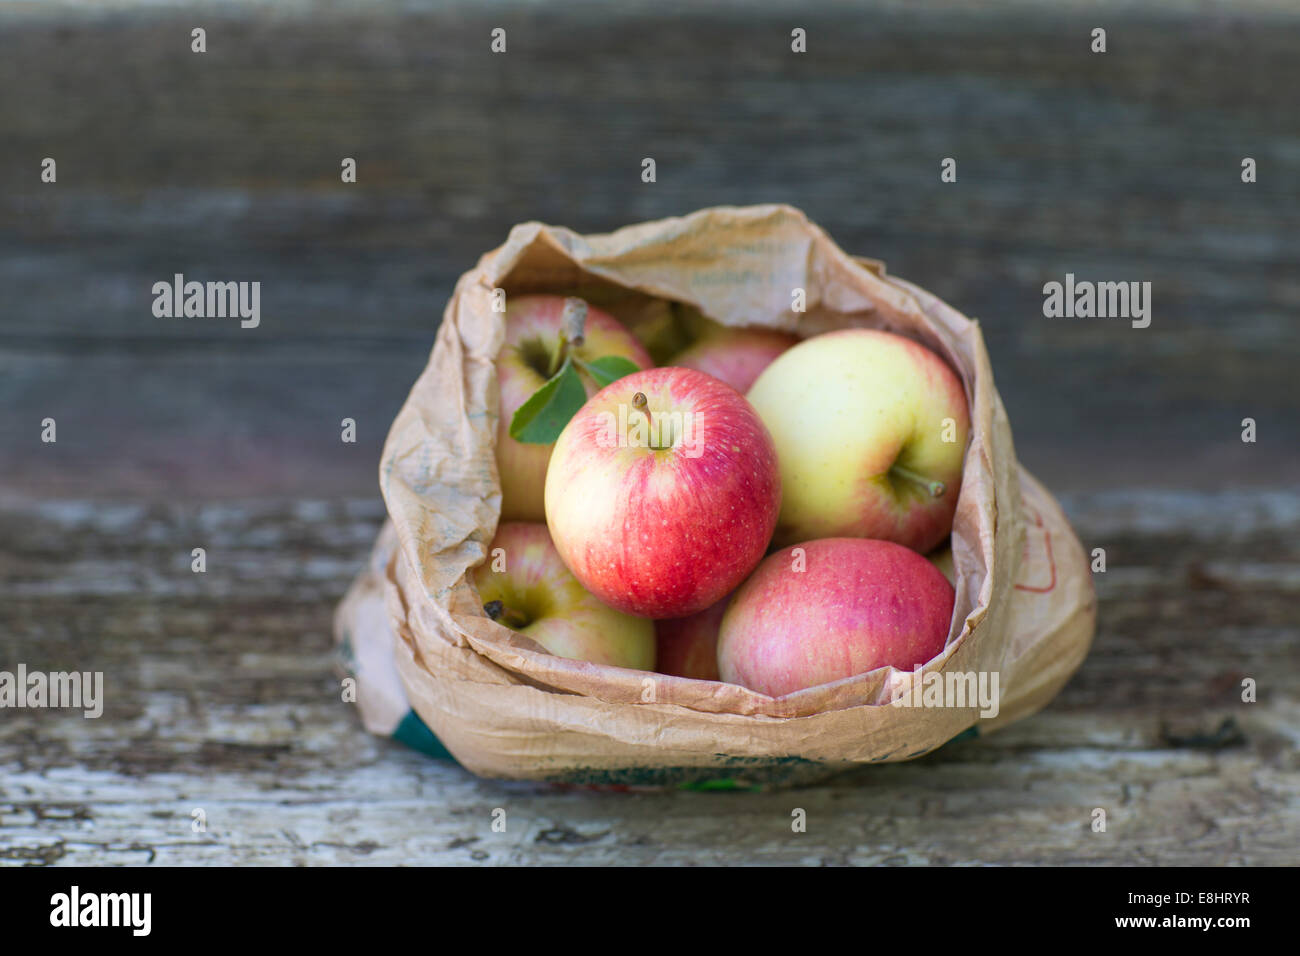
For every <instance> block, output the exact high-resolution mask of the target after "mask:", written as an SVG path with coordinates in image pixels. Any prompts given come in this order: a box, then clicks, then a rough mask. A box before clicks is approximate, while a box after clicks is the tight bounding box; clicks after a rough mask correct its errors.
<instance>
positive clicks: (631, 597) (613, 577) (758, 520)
mask: <svg viewBox="0 0 1300 956" xmlns="http://www.w3.org/2000/svg"><path fill="white" fill-rule="evenodd" d="M780 506H781V479H780V474H779V471H778V467H777V461H776V449H775V448H774V447H773V445H772V438H771V436H770V435H769V434H768V433H767V429H766V428H764V427H763V423H762V422H761V421H760V420H759V417H758V415H757V414H756V413H755V412H754V409H753V408H751V407H750V405H749V403H748V402H747V401H745V398H744V396H743V395H741V394H740V393H739V392H737V391H736V390H735V389H734V388H732V387H731V386H729V385H725V384H723V383H722V382H719V381H718V380H717V379H716V378H713V377H712V376H711V375H706V374H704V373H703V372H697V371H695V370H694V369H685V368H656V369H649V370H647V371H643V372H636V373H634V374H632V375H628V376H626V377H625V378H621V379H619V380H618V381H616V382H614V383H613V384H611V385H607V386H606V387H605V388H603V389H601V390H600V391H599V392H597V393H596V394H595V395H594V396H592V397H591V398H590V399H589V400H588V401H587V404H585V405H584V406H583V407H582V409H581V410H580V411H579V412H578V413H577V414H576V415H574V417H573V418H572V419H571V420H570V421H569V424H568V425H566V426H565V429H564V431H563V432H562V433H561V435H560V438H559V440H558V441H557V442H556V443H555V451H554V453H553V454H552V455H551V464H550V468H549V469H548V471H547V473H546V521H547V524H548V525H549V526H550V529H551V535H552V536H553V537H554V539H555V546H556V548H557V549H558V550H559V552H560V556H561V557H562V558H563V559H564V563H565V564H567V565H568V566H569V569H570V570H571V571H572V572H573V573H574V575H576V576H577V578H578V580H579V581H581V582H582V583H583V584H584V585H585V586H586V588H587V589H588V590H589V591H591V592H592V593H593V594H595V595H596V596H597V597H598V598H600V599H601V600H602V601H604V602H605V603H606V604H609V605H611V606H613V607H616V608H618V609H619V610H621V611H626V612H627V613H629V614H637V615H641V616H643V617H654V618H660V617H685V616H686V615H688V614H694V613H695V612H696V611H702V610H704V609H705V608H706V607H708V606H709V605H710V604H713V603H715V602H716V601H718V600H720V599H721V598H722V597H723V596H724V595H726V594H727V593H728V592H729V591H731V589H732V588H734V587H735V586H736V585H737V584H739V583H740V582H741V581H742V580H743V579H744V578H745V576H746V575H747V574H749V572H750V571H752V570H753V569H754V566H755V565H756V564H758V562H759V560H760V559H761V558H762V556H763V553H764V551H765V550H766V549H767V545H768V542H769V540H770V539H771V537H772V529H773V527H774V526H775V524H776V516H777V512H778V511H779V510H780Z"/></svg>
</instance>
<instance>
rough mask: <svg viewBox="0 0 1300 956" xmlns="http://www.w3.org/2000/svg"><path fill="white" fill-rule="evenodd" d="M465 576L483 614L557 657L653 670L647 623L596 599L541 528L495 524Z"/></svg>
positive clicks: (651, 628)
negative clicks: (481, 558)
mask: <svg viewBox="0 0 1300 956" xmlns="http://www.w3.org/2000/svg"><path fill="white" fill-rule="evenodd" d="M498 549H500V550H498ZM470 576H471V578H472V579H473V581H474V586H475V587H476V588H478V593H479V598H480V599H481V600H482V602H483V609H484V612H485V613H486V614H487V615H488V616H489V617H491V618H492V619H493V620H495V621H496V622H497V623H498V624H502V625H504V626H506V627H509V628H511V629H512V630H515V631H518V632H519V633H520V634H523V635H524V636H525V637H528V638H531V639H532V640H534V641H536V642H537V643H538V644H540V645H542V647H544V648H546V650H548V651H550V652H551V653H552V654H554V655H556V656H557V657H568V658H572V659H574V660H580V661H591V662H592V663H595V664H613V665H615V666H617V667H631V668H636V669H638V670H653V669H654V666H655V633H654V625H653V624H652V622H650V621H647V620H645V619H644V618H639V617H632V616H631V615H629V614H622V613H620V612H619V611H616V610H614V609H613V608H612V607H607V606H606V605H604V604H602V603H601V602H600V601H598V600H596V598H595V597H593V596H592V595H591V594H590V593H589V592H588V591H587V590H586V589H585V588H584V587H583V586H582V585H581V584H579V583H578V580H577V578H575V577H574V576H573V575H572V574H570V573H569V569H568V568H566V567H565V566H564V562H563V561H561V560H560V555H559V553H558V552H557V551H556V550H555V545H554V544H552V543H551V536H550V534H548V533H547V530H546V525H544V524H531V523H527V522H506V523H505V524H502V525H500V526H499V527H498V528H497V533H496V537H495V538H493V539H492V544H491V545H490V547H489V550H488V558H487V560H486V561H485V562H484V563H483V564H480V565H478V566H477V567H476V568H474V569H473V570H472V571H471V572H470Z"/></svg>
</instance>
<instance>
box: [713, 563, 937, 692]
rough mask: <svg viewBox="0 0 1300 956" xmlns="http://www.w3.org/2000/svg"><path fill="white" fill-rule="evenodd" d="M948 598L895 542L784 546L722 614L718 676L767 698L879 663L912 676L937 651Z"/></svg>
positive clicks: (933, 575) (930, 572)
mask: <svg viewBox="0 0 1300 956" xmlns="http://www.w3.org/2000/svg"><path fill="white" fill-rule="evenodd" d="M799 549H802V551H803V554H802V555H800V554H798V553H797V552H798V550H799ZM800 568H803V570H799V569H800ZM955 600H956V595H955V593H954V591H953V588H952V585H951V584H949V583H948V581H947V579H946V578H945V577H944V576H943V574H942V572H940V571H939V569H938V568H936V567H935V566H934V565H932V564H931V563H930V562H929V561H927V560H926V559H925V558H924V557H922V556H921V555H919V554H917V553H916V552H915V551H912V550H911V549H910V548H905V547H903V546H902V545H900V544H894V543H893V542H890V541H876V540H872V539H869V538H827V539H824V540H821V541H809V542H807V543H805V544H801V545H798V547H797V548H785V549H783V550H781V551H778V552H776V553H775V554H772V555H771V556H769V557H768V558H767V559H766V560H765V561H763V563H762V564H760V565H759V566H758V570H756V571H755V572H754V573H753V575H752V576H751V577H750V578H749V580H748V581H746V582H745V583H744V584H743V585H741V587H740V589H739V590H738V591H737V592H736V595H735V596H734V597H733V598H732V599H731V603H730V604H729V605H728V606H727V612H726V614H725V615H724V616H723V619H722V629H721V633H720V634H719V637H718V670H719V673H720V674H721V675H722V679H723V680H724V681H727V682H729V683H732V684H740V685H742V686H744V687H748V688H750V689H751V690H756V691H758V692H759V693H763V694H767V695H769V696H772V697H780V696H781V695H783V694H790V693H793V692H794V691H797V690H803V689H805V688H808V687H816V686H818V685H820V684H829V683H831V682H832V681H837V680H842V679H844V678H846V677H852V676H854V675H855V674H865V673H867V672H868V671H872V670H875V669H876V668H877V667H885V666H887V665H892V666H894V667H897V668H899V669H901V670H911V669H912V668H913V667H915V666H917V665H920V664H924V663H926V662H927V661H929V660H930V659H932V658H933V657H935V656H936V655H937V654H939V653H940V652H941V651H942V650H943V648H944V644H945V643H946V642H947V638H948V628H949V625H950V623H951V621H952V610H953V604H954V602H955Z"/></svg>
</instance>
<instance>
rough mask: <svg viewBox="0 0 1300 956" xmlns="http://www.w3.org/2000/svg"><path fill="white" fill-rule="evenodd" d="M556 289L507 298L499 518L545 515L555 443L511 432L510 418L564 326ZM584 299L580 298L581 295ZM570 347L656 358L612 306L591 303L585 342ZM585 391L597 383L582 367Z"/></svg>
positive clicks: (594, 354)
mask: <svg viewBox="0 0 1300 956" xmlns="http://www.w3.org/2000/svg"><path fill="white" fill-rule="evenodd" d="M566 301H567V300H566V299H565V298H564V297H563V296H558V295H525V296H517V297H514V298H511V299H509V300H508V301H507V304H506V340H505V344H504V345H503V346H502V348H501V351H500V353H499V354H498V355H497V361H496V368H497V381H498V383H499V385H500V388H501V418H500V420H499V421H498V422H497V449H496V455H497V471H498V473H499V475H500V478H501V520H502V521H542V520H543V519H544V518H545V516H546V509H545V505H544V499H543V493H544V490H545V487H546V464H547V462H548V461H550V458H551V448H552V447H553V446H551V445H530V444H526V443H524V442H520V441H516V440H515V439H513V438H511V437H510V420H511V418H512V417H514V414H515V412H516V411H518V410H519V406H520V405H522V404H523V403H524V402H526V401H527V400H528V399H529V397H531V396H532V394H533V393H534V392H535V391H537V390H538V389H539V388H541V387H542V385H544V384H545V383H546V380H547V379H549V378H550V377H551V375H552V374H553V372H554V369H553V368H552V363H553V362H554V357H555V356H556V355H557V353H558V351H559V348H560V334H561V332H562V331H563V330H564V306H565V302H566ZM579 301H580V300H579ZM571 350H572V351H573V352H574V354H576V355H577V356H578V357H579V358H581V359H585V360H587V361H590V360H592V359H597V358H601V357H603V356H606V355H621V356H623V357H624V358H627V359H630V360H631V361H632V362H634V363H636V365H637V366H638V367H639V368H649V367H650V366H651V365H653V364H654V363H653V362H652V361H651V360H650V355H649V353H648V352H646V350H645V349H644V348H643V347H642V346H641V343H640V342H638V341H637V340H636V338H635V336H633V335H632V333H631V332H629V331H628V330H627V329H625V328H624V327H623V326H622V325H621V324H620V323H619V321H618V320H617V319H615V318H614V317H613V316H612V315H610V314H609V313H608V312H604V311H602V310H600V309H597V308H593V307H590V306H588V307H587V318H586V325H585V328H584V330H583V343H582V345H580V346H577V347H571ZM579 377H580V378H581V379H582V384H583V387H584V388H585V389H586V391H587V395H588V396H590V395H593V394H595V392H596V391H597V388H596V383H595V382H593V381H592V380H591V378H590V377H589V376H588V375H587V374H586V373H585V372H581V371H580V372H579Z"/></svg>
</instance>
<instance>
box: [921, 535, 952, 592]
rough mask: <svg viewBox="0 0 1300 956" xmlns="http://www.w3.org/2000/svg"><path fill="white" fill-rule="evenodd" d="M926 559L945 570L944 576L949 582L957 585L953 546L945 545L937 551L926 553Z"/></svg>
mask: <svg viewBox="0 0 1300 956" xmlns="http://www.w3.org/2000/svg"><path fill="white" fill-rule="evenodd" d="M926 559H927V560H928V561H929V562H930V563H931V564H933V565H934V566H935V567H936V568H938V569H939V570H940V571H942V572H943V576H944V577H945V578H947V579H948V583H949V584H952V585H953V586H956V583H957V570H956V568H954V567H953V563H952V546H951V545H945V546H944V547H942V548H939V549H938V550H937V551H931V552H930V553H929V554H927V555H926Z"/></svg>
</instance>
